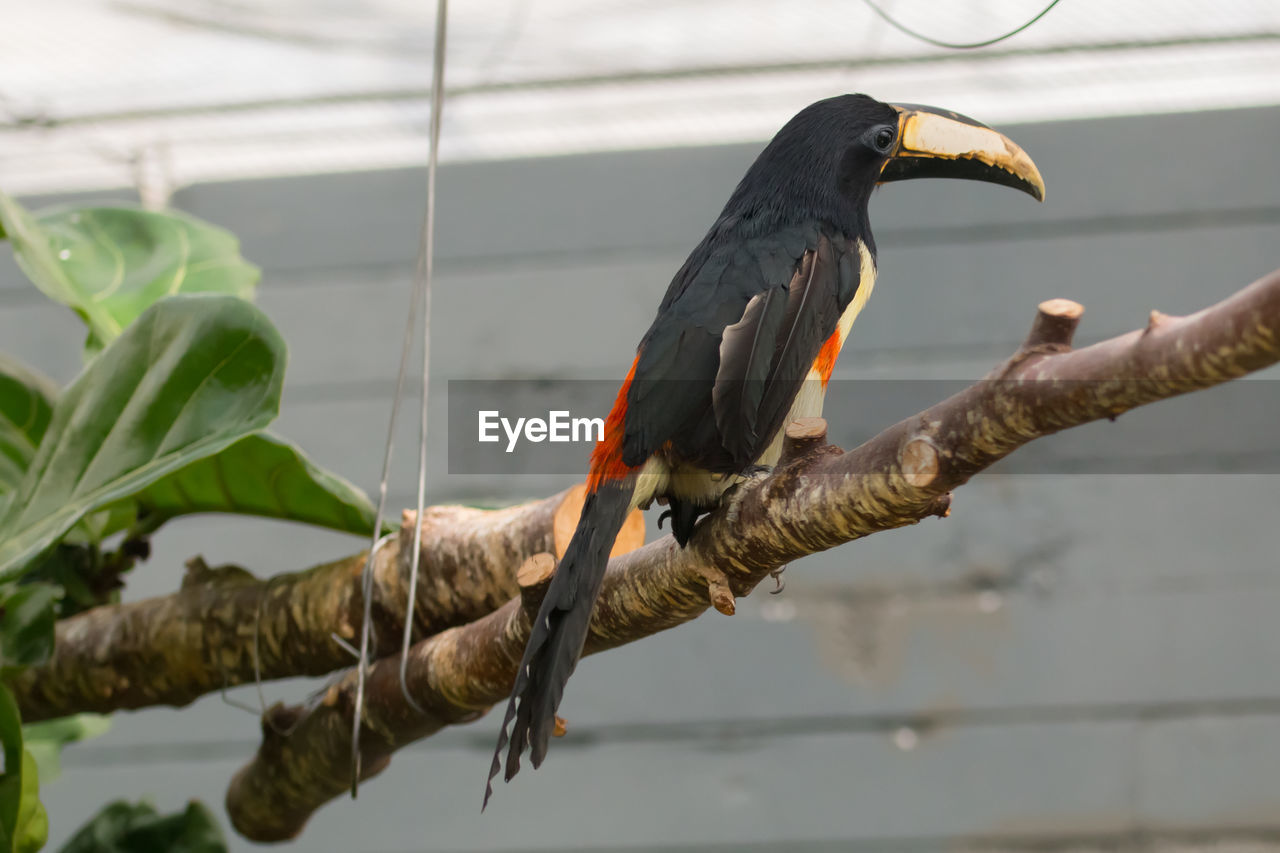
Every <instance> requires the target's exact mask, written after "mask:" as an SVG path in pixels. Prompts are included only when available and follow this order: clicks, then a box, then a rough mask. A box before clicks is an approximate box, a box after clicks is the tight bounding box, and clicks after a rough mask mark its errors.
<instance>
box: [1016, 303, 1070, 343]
mask: <svg viewBox="0 0 1280 853" xmlns="http://www.w3.org/2000/svg"><path fill="white" fill-rule="evenodd" d="M1082 314H1084V306H1083V305H1081V304H1080V303H1079V302H1072V301H1071V300H1070V299H1049V300H1046V301H1044V302H1041V303H1040V305H1039V310H1037V311H1036V319H1035V320H1034V321H1033V322H1032V324H1031V332H1030V333H1029V334H1028V335H1027V340H1026V342H1025V343H1023V345H1022V347H1023V349H1030V348H1032V347H1039V346H1054V347H1061V348H1064V349H1065V348H1069V347H1070V346H1071V339H1072V337H1074V336H1075V333H1076V327H1077V326H1079V325H1080V316H1081V315H1082Z"/></svg>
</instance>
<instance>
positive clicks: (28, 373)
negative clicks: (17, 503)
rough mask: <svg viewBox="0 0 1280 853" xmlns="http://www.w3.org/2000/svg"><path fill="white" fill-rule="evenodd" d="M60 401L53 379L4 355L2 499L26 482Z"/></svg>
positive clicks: (0, 377)
mask: <svg viewBox="0 0 1280 853" xmlns="http://www.w3.org/2000/svg"><path fill="white" fill-rule="evenodd" d="M57 398H58V386H57V385H55V384H54V383H53V380H51V379H47V378H45V377H44V376H41V375H40V374H39V373H36V372H35V371H34V370H31V369H30V368H28V367H25V366H23V365H21V364H19V363H18V362H16V361H13V360H12V359H9V358H6V357H5V356H3V355H0V496H3V495H5V494H8V493H9V492H11V491H13V490H14V489H15V488H17V485H18V483H19V482H20V481H21V480H22V475H23V474H25V473H26V471H27V468H28V466H30V464H31V457H33V456H35V453H36V448H37V447H38V446H39V445H40V440H41V439H42V438H44V431H45V430H46V429H47V428H48V426H49V418H50V417H51V416H52V414H53V403H54V401H55V400H56V399H57Z"/></svg>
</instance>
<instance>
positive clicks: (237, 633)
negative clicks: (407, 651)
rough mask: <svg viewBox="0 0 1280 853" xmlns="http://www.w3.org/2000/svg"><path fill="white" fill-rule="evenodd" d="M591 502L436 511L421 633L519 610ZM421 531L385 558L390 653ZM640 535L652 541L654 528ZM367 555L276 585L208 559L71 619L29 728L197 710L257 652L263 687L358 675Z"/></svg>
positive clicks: (39, 670)
mask: <svg viewBox="0 0 1280 853" xmlns="http://www.w3.org/2000/svg"><path fill="white" fill-rule="evenodd" d="M574 501H576V503H574ZM581 505H582V503H581V495H580V493H578V492H576V491H574V490H569V491H566V492H561V493H560V494H558V495H553V496H552V497H550V498H546V499H544V500H540V501H534V502H531V503H526V504H521V505H520V506H514V507H507V508H505V509H500V510H482V509H472V508H469V507H460V506H437V507H431V508H430V509H429V510H428V511H427V513H426V516H425V519H424V522H423V534H422V543H423V545H422V548H423V554H422V565H423V567H424V569H423V577H422V580H421V582H420V583H419V586H418V596H417V606H416V607H415V608H414V616H415V625H414V629H415V632H416V633H417V634H418V635H419V636H429V635H431V634H435V633H438V632H440V631H442V630H444V629H446V628H448V627H450V626H452V625H460V624H463V623H466V622H469V621H471V620H473V619H476V618H479V617H481V616H483V615H485V614H486V613H490V612H492V611H493V610H494V609H495V608H497V607H499V606H500V605H502V604H503V603H504V602H506V601H507V600H508V599H509V598H511V596H512V595H514V594H515V593H516V590H517V586H516V580H515V574H516V569H517V568H518V567H519V566H520V564H521V563H522V562H523V561H524V560H525V559H526V558H528V557H529V556H530V555H532V554H536V553H538V552H541V551H552V550H553V549H555V547H556V542H555V538H554V534H553V527H554V520H555V519H556V518H557V517H558V516H559V515H568V514H576V512H577V511H578V508H580V507H581ZM575 521H576V515H575ZM412 522H413V514H412V513H408V514H407V515H406V517H405V524H404V525H403V526H402V529H401V532H400V536H399V537H398V538H397V539H395V540H393V541H391V542H389V543H387V545H386V546H385V547H383V548H382V549H381V550H380V551H379V553H378V558H377V560H376V561H375V566H374V609H373V620H374V641H375V643H376V647H377V648H383V649H396V648H399V646H400V635H401V632H402V631H403V627H404V613H405V602H406V600H407V598H408V588H409V586H408V553H409V548H410V547H411V542H412V530H413V528H412V527H411V526H410V525H411V524H412ZM632 535H633V536H634V535H635V531H634V530H633V531H632ZM639 535H640V537H641V541H643V530H641V531H639ZM557 553H559V552H558V551H557ZM366 554H367V552H364V553H360V554H356V555H354V556H351V557H347V558H344V559H342V560H338V561H337V562H334V563H328V564H326V565H322V566H316V567H314V568H311V569H307V570H306V571H302V572H296V573H292V574H285V575H277V576H276V577H273V578H270V579H268V580H258V579H257V578H255V577H254V576H253V575H251V574H250V573H249V572H247V571H245V570H244V569H241V568H239V567H236V566H221V567H217V568H209V567H208V566H206V565H205V564H204V561H203V560H200V559H199V558H196V559H195V560H192V561H191V562H189V563H188V567H187V574H186V576H185V578H184V579H183V582H182V587H181V588H180V589H179V590H178V591H177V592H176V593H173V594H172V595H167V596H161V597H158V598H151V599H147V600H145V601H138V602H132V603H129V604H114V605H107V606H104V607H97V608H94V609H92V610H88V611H86V612H84V613H80V614H77V615H76V616H73V617H71V618H70V619H64V620H62V621H60V622H59V623H58V626H57V643H56V646H55V650H54V654H53V656H52V657H51V658H50V660H49V661H48V662H47V663H45V664H44V665H42V666H38V667H32V668H31V669H28V670H26V671H25V672H24V673H22V674H21V675H19V676H18V677H17V678H16V679H15V680H14V683H13V684H12V685H11V687H12V689H13V693H14V695H15V696H16V697H17V700H18V705H19V707H20V708H21V709H22V718H23V720H25V721H27V722H35V721H36V720H44V719H49V718H52V717H60V716H64V715H66V714H71V713H77V712H81V711H96V712H99V713H110V712H112V711H117V710H121V709H128V708H141V707H145V706H148V705H186V704H188V703H189V702H192V701H194V700H195V699H197V698H199V697H200V696H202V695H204V694H206V693H209V692H212V691H215V690H219V689H222V688H224V687H228V686H232V685H237V684H244V683H247V682H250V681H253V680H254V677H255V666H254V664H255V655H256V657H257V670H258V672H259V673H260V676H261V677H262V678H264V679H271V678H285V677H290V676H297V675H324V674H325V673H329V672H333V671H334V670H336V669H342V668H344V667H347V666H350V664H351V658H350V656H349V655H348V653H347V652H346V651H345V650H343V648H342V647H341V645H339V644H338V643H337V642H335V641H334V639H333V638H332V636H331V634H337V635H338V636H340V637H342V638H343V639H344V640H347V641H352V640H354V639H355V637H356V636H357V633H358V630H359V626H360V620H361V617H362V597H361V589H360V574H361V571H362V570H363V568H364V565H365V559H366Z"/></svg>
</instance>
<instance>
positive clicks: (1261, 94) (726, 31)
mask: <svg viewBox="0 0 1280 853" xmlns="http://www.w3.org/2000/svg"><path fill="white" fill-rule="evenodd" d="M1045 2H1047V0H953V2H947V3H939V2H936V0H897V2H894V0H881V5H883V6H884V7H886V8H887V9H888V10H889V11H890V12H891V13H892V14H894V15H895V16H897V17H898V18H899V19H901V20H902V21H903V22H904V23H906V24H908V25H909V26H912V27H914V28H917V29H919V30H922V31H925V32H927V33H928V34H929V35H932V36H935V37H938V38H943V39H947V40H952V41H970V40H980V39H984V38H988V37H990V36H993V35H996V34H998V33H1000V32H1003V31H1006V30H1009V29H1012V28H1013V27H1015V26H1017V25H1018V24H1020V23H1022V22H1023V21H1025V20H1026V19H1028V18H1030V17H1031V16H1032V15H1034V14H1035V13H1036V12H1037V11H1039V9H1040V8H1042V6H1043V5H1044V3H1045ZM434 7H435V4H434V3H432V2H430V0H414V2H408V0H271V2H267V0H257V1H256V2H255V0H45V2H41V3H25V4H21V5H17V4H14V6H13V8H11V9H7V10H6V11H5V13H4V24H5V25H4V27H3V28H0V189H3V190H6V191H8V192H13V193H31V192H43V191H58V190H73V189H87V188H94V187H106V186H123V185H133V184H135V183H137V182H139V181H141V182H143V183H145V184H147V185H148V186H157V185H158V186H161V187H164V188H169V187H172V186H175V185H182V184H186V183H191V182H195V181H203V180H215V179H227V178H235V177H247V176H256V175H272V174H286V173H294V174H296V173H306V172H316V171H334V170H349V169H367V168H380V167H387V166H398V165H407V164H416V163H421V162H423V161H424V160H425V156H426V120H427V108H426V94H427V86H428V83H429V67H430V49H431V48H430V46H431V43H432V26H433V19H432V16H433V15H434ZM450 13H451V19H450V25H449V42H450V43H449V53H448V70H447V79H448V90H449V100H448V102H447V104H446V108H445V109H446V113H445V122H444V131H443V136H444V139H443V142H442V151H441V153H442V158H443V159H445V160H459V159H484V158H507V157H523V156H543V155H550V154H557V153H567V152H578V151H586V150H608V149H624V148H643V147H653V146H671V145H694V144H708V143H716V142H735V141H748V140H761V139H765V138H767V137H768V136H769V135H770V134H771V133H772V132H773V131H774V130H776V129H777V127H778V126H780V125H781V124H782V122H784V121H785V120H786V119H787V118H788V117H789V116H790V115H791V114H792V113H794V112H795V111H796V110H797V109H799V108H800V107H801V106H803V105H805V104H806V103H809V102H810V101H813V100H816V99H818V98H821V97H825V96H827V95H831V94H835V93H838V92H842V91H865V92H868V93H870V94H873V95H875V96H877V97H879V98H882V99H885V100H904V101H919V102H926V103H935V104H941V105H945V106H947V107H950V108H953V109H956V110H959V111H961V112H966V113H969V114H971V115H973V116H975V117H977V118H980V119H982V120H984V121H987V122H989V123H997V124H999V123H1015V122H1023V121H1031V120H1039V119H1052V118H1078V117H1087V116H1098V115H1109V114H1124V113H1135V112H1168V111H1185V110H1200V109H1212V108H1221V107H1232V106H1251V105H1262V104H1276V103H1280V3H1276V2H1273V0H1218V2H1215V3H1204V2H1202V0H1151V2H1137V0H1130V2H1122V0H1061V2H1060V3H1059V5H1058V6H1057V7H1056V8H1054V9H1053V10H1052V11H1050V12H1049V13H1048V14H1047V15H1046V16H1045V17H1044V18H1043V19H1042V20H1041V21H1040V22H1039V23H1037V24H1036V25H1034V26H1033V27H1031V28H1030V29H1029V30H1027V31H1026V32H1024V33H1021V34H1019V35H1017V36H1015V37H1013V38H1011V39H1009V40H1007V41H1004V42H1002V43H1000V44H998V45H995V46H994V47H990V48H985V49H982V50H977V51H953V50H944V49H940V48H935V47H931V46H929V45H926V44H923V43H921V42H919V41H916V40H914V39H911V38H909V37H908V36H906V35H904V34H902V33H900V32H898V31H896V30H894V29H893V28H891V27H889V26H888V25H887V24H886V23H885V22H884V21H882V20H881V19H880V18H878V17H877V16H876V15H874V14H873V13H872V11H871V10H870V9H869V8H868V7H867V6H866V5H865V4H864V3H863V2H862V0H838V2H837V0H466V2H455V3H454V4H453V7H452V8H451V10H450Z"/></svg>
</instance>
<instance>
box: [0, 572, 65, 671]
mask: <svg viewBox="0 0 1280 853" xmlns="http://www.w3.org/2000/svg"><path fill="white" fill-rule="evenodd" d="M58 593H59V590H58V588H57V587H55V586H53V585H52V584H47V583H29V584H23V585H22V586H14V585H7V586H3V587H0V676H5V675H8V674H9V673H11V672H14V671H15V670H19V669H24V668H25V667H28V666H35V665H36V664H39V663H43V662H44V661H45V660H47V659H48V657H49V655H50V654H51V653H52V652H53V628H54V623H55V622H56V621H57V617H56V615H55V613H54V603H55V602H56V601H57V600H58Z"/></svg>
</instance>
